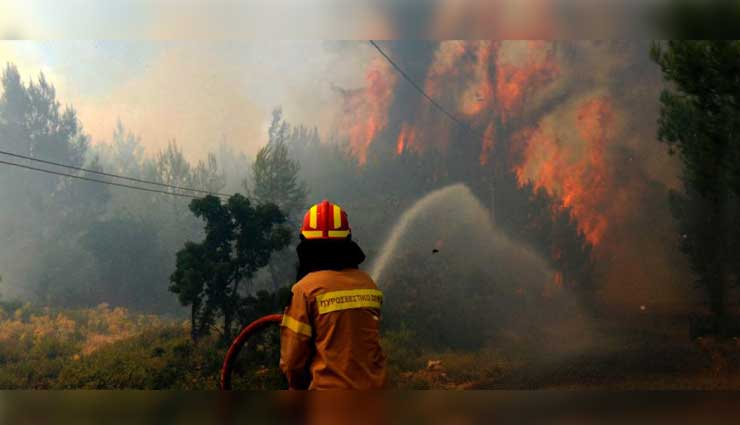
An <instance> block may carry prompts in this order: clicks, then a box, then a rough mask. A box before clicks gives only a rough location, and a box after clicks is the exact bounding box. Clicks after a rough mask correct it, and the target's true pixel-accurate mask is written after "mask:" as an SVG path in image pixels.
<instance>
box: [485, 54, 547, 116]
mask: <svg viewBox="0 0 740 425" xmlns="http://www.w3.org/2000/svg"><path fill="white" fill-rule="evenodd" d="M546 43H547V42H545V41H528V42H527V44H526V49H524V50H525V54H524V56H523V57H522V58H512V59H508V60H507V59H504V58H502V57H500V56H502V55H499V60H498V63H497V64H496V99H497V101H498V103H499V106H500V108H501V115H502V116H501V118H502V121H506V120H508V119H509V118H510V117H511V116H512V115H513V114H515V113H517V112H519V109H520V108H521V107H522V105H523V101H524V98H525V95H526V94H528V93H531V92H533V91H534V89H536V88H539V87H541V86H543V85H544V84H546V83H547V82H549V81H552V80H553V79H554V78H555V76H557V74H558V72H559V69H558V66H557V64H556V63H555V62H554V60H553V54H554V51H553V50H552V49H547V45H546ZM517 59H518V60H517Z"/></svg>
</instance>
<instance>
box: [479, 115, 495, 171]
mask: <svg viewBox="0 0 740 425" xmlns="http://www.w3.org/2000/svg"><path fill="white" fill-rule="evenodd" d="M493 130H494V128H493V123H489V124H488V127H486V132H485V133H484V134H483V145H482V146H481V150H480V159H479V161H480V165H486V164H488V155H489V153H490V152H491V150H493V145H494V142H495V141H494V140H493Z"/></svg>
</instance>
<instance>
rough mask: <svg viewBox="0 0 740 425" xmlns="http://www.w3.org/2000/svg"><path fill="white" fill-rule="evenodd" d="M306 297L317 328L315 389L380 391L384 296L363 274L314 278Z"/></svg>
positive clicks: (305, 287)
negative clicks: (381, 322)
mask: <svg viewBox="0 0 740 425" xmlns="http://www.w3.org/2000/svg"><path fill="white" fill-rule="evenodd" d="M295 286H296V287H295V288H294V291H299V292H301V293H303V294H304V296H305V298H306V301H307V303H308V310H309V312H308V313H309V316H310V317H311V319H312V322H313V323H312V325H313V328H314V336H313V337H314V343H315V347H316V352H315V353H314V356H313V358H312V360H311V364H310V371H311V375H312V381H311V386H310V388H311V389H374V388H382V387H383V386H384V385H385V380H386V370H385V356H384V354H383V351H382V349H381V347H380V307H381V304H382V293H381V292H380V291H379V290H378V288H377V286H376V285H375V283H374V282H373V280H372V278H370V276H369V275H368V274H367V273H365V272H363V271H361V270H359V269H345V270H342V271H333V270H322V271H317V272H313V273H309V274H308V275H306V276H305V277H304V278H303V279H301V281H300V282H298V283H297V284H296V285H295Z"/></svg>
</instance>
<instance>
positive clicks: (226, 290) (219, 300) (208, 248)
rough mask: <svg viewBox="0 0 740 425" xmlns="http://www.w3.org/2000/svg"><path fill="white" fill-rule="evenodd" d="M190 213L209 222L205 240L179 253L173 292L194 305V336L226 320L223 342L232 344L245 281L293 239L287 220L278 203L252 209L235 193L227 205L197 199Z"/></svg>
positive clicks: (243, 295) (192, 317) (245, 199)
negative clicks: (285, 223)
mask: <svg viewBox="0 0 740 425" xmlns="http://www.w3.org/2000/svg"><path fill="white" fill-rule="evenodd" d="M190 210H191V211H192V212H193V214H195V216H196V217H199V218H201V219H202V220H204V221H205V232H206V235H205V239H204V240H203V241H201V242H200V243H195V242H187V243H186V244H185V247H184V248H183V249H182V250H180V251H179V252H178V253H177V256H176V257H177V260H176V270H175V272H174V273H172V275H171V277H170V281H171V286H170V291H172V292H174V293H175V294H177V295H178V298H179V301H180V303H181V304H183V305H185V306H190V307H191V316H190V317H191V326H192V331H191V332H192V338H193V340H194V341H195V340H197V339H198V338H199V337H200V336H203V335H206V334H208V333H209V332H210V329H211V328H212V327H213V326H214V325H215V324H216V322H217V321H218V320H221V321H222V341H223V342H225V343H228V342H230V341H231V335H232V330H233V326H234V324H235V323H234V322H235V320H237V319H238V316H239V312H240V309H241V308H242V304H243V303H244V302H245V299H246V296H245V292H246V291H245V289H246V288H244V285H243V284H244V283H245V282H249V281H250V279H252V277H253V276H254V273H255V272H256V271H257V270H259V269H260V268H262V267H264V266H266V265H267V263H268V262H269V260H270V255H271V254H272V253H273V252H274V251H277V250H280V249H281V248H283V247H285V246H286V245H287V244H288V242H289V241H290V231H289V230H288V229H287V228H285V227H284V226H283V225H282V224H283V223H284V222H285V216H284V215H283V214H282V212H281V211H280V209H279V208H278V207H277V206H276V205H275V204H258V205H255V206H252V204H251V203H250V201H249V200H248V199H247V198H245V197H244V196H242V195H240V194H235V195H233V196H232V197H231V198H229V200H228V201H227V202H226V203H225V204H223V203H221V200H220V199H219V198H217V197H215V196H211V195H209V196H206V197H204V198H201V199H195V200H193V201H192V202H191V203H190Z"/></svg>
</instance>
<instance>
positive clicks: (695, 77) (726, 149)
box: [651, 41, 740, 333]
mask: <svg viewBox="0 0 740 425" xmlns="http://www.w3.org/2000/svg"><path fill="white" fill-rule="evenodd" d="M651 56H652V58H653V60H655V62H657V63H658V65H660V68H661V70H662V72H663V76H664V78H665V80H666V81H667V82H669V83H670V85H669V86H668V87H667V88H665V89H664V90H663V91H662V93H661V96H660V103H661V110H660V118H659V121H658V138H659V139H660V141H662V142H664V143H666V144H667V145H668V147H669V149H670V152H671V153H678V155H679V157H680V159H681V161H682V163H683V173H682V179H683V183H684V189H685V190H684V193H680V192H672V193H671V195H670V196H671V204H672V207H673V212H674V216H675V217H676V219H677V221H678V223H679V226H680V229H681V233H682V235H681V240H682V249H683V251H684V252H685V253H686V254H687V255H688V256H689V259H690V262H691V266H692V269H693V271H694V272H695V273H696V274H697V278H698V280H697V283H698V284H699V286H701V287H703V288H704V290H705V291H706V294H707V296H708V300H709V306H710V308H711V311H712V313H713V314H714V317H715V329H714V331H715V332H720V333H721V332H722V329H723V328H724V327H725V316H726V310H727V302H728V300H727V299H726V298H727V292H728V287H729V285H730V284H732V283H737V281H738V276H739V275H738V271H740V267H739V264H738V261H739V260H738V259H737V258H736V257H737V249H738V244H739V243H740V230H739V229H740V227H739V224H740V223H738V211H740V208H739V205H738V196H739V195H740V165H739V160H740V135H739V133H738V132H739V131H740V103H739V102H740V84H738V75H740V42H738V41H668V42H662V43H655V44H653V47H652V51H651Z"/></svg>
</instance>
